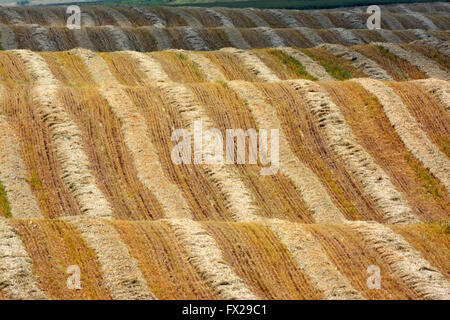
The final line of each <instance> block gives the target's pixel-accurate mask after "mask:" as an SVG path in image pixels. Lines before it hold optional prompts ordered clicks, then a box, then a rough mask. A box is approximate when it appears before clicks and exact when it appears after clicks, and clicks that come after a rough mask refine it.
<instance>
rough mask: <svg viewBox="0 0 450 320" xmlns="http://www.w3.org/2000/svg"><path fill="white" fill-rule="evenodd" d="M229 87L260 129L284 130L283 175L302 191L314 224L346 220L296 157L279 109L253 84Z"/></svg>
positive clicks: (235, 83) (281, 148)
mask: <svg viewBox="0 0 450 320" xmlns="http://www.w3.org/2000/svg"><path fill="white" fill-rule="evenodd" d="M228 84H229V85H230V86H231V88H232V89H233V90H234V91H235V92H237V93H238V94H239V95H240V96H241V98H242V99H244V101H245V102H246V103H247V106H248V108H249V109H250V111H251V113H252V114H253V116H254V117H255V120H256V122H257V125H258V127H259V128H264V129H266V130H268V129H279V130H280V132H279V153H280V155H279V157H280V165H279V167H280V171H281V173H282V174H284V175H286V176H287V177H288V178H289V179H290V180H291V181H292V182H293V183H294V185H295V186H296V188H298V190H299V191H300V193H301V194H302V196H303V199H304V201H305V202H306V205H307V206H308V208H309V209H310V210H311V213H312V215H313V218H314V220H315V221H316V222H317V223H332V222H341V221H343V220H345V218H344V217H343V215H342V214H341V212H340V211H339V210H338V209H337V208H336V207H335V205H334V204H333V202H332V201H331V199H330V197H329V195H328V193H327V191H326V190H325V188H324V187H323V185H322V183H321V182H320V180H319V179H318V178H317V176H316V175H315V174H314V173H313V172H312V171H311V169H310V168H308V167H307V166H306V165H305V164H304V163H302V162H301V161H299V160H298V158H296V157H295V155H294V154H293V152H292V150H291V149H290V147H289V142H288V141H287V139H286V136H285V134H284V132H283V129H282V125H281V122H280V121H279V120H278V116H277V113H276V110H275V108H274V107H273V106H271V105H270V104H269V103H267V102H266V101H265V99H264V97H263V95H262V94H261V92H260V91H259V90H258V89H256V88H255V87H254V86H253V85H252V84H251V83H249V82H243V81H230V82H228Z"/></svg>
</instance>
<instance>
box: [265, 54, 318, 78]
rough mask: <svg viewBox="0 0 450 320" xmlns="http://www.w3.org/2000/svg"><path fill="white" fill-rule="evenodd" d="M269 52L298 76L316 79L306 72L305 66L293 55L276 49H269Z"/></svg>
mask: <svg viewBox="0 0 450 320" xmlns="http://www.w3.org/2000/svg"><path fill="white" fill-rule="evenodd" d="M269 53H270V54H271V55H273V56H274V57H276V58H278V60H279V61H280V62H281V63H282V64H283V65H284V66H285V67H286V68H287V69H289V70H290V71H292V72H293V73H294V74H296V75H297V76H298V77H299V78H302V79H307V80H313V81H317V79H316V78H315V77H313V76H311V75H310V74H309V73H308V72H306V69H305V67H304V66H303V65H302V64H301V63H300V61H298V60H297V59H295V58H294V57H292V56H290V55H288V54H286V53H284V52H283V51H281V50H278V49H272V50H269Z"/></svg>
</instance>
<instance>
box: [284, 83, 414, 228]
mask: <svg viewBox="0 0 450 320" xmlns="http://www.w3.org/2000/svg"><path fill="white" fill-rule="evenodd" d="M288 83H290V84H291V85H292V86H293V87H294V88H295V89H296V90H298V91H299V92H300V93H301V94H302V96H303V97H304V98H305V99H306V101H307V103H308V106H309V107H310V111H311V114H312V115H313V116H314V117H315V119H316V121H317V122H318V125H319V127H321V128H322V129H323V131H324V133H325V135H326V136H327V138H328V144H329V147H330V149H331V150H333V151H334V153H335V154H336V155H337V156H339V157H341V158H342V159H343V160H344V162H345V164H346V165H347V166H348V168H349V170H350V171H351V172H353V173H354V174H355V176H356V177H357V178H358V180H359V181H360V183H361V184H362V185H363V188H364V189H365V191H366V192H367V194H368V195H369V196H370V197H372V199H373V200H374V201H375V202H376V203H377V205H378V206H379V207H380V208H381V209H382V211H383V212H384V215H385V220H386V222H388V223H414V222H418V220H417V218H416V217H415V216H414V214H413V212H412V211H411V209H410V208H409V206H408V204H407V202H406V200H405V199H404V197H403V195H402V194H401V193H400V192H399V191H398V190H397V189H396V188H395V187H394V186H393V185H392V183H391V181H390V179H389V176H388V175H387V174H386V173H385V172H384V170H383V169H382V168H380V167H379V166H378V164H376V163H375V161H374V160H373V158H372V157H371V155H370V154H368V153H367V152H366V151H365V150H364V149H363V148H362V147H361V146H360V145H359V144H358V142H357V141H356V138H355V137H354V135H353V133H352V131H351V129H350V127H349V126H348V125H347V123H346V122H345V118H344V116H343V115H342V113H341V111H340V110H339V108H338V107H337V106H336V105H335V104H334V103H333V102H332V100H331V98H330V97H329V96H328V95H327V94H325V93H324V92H322V90H321V88H320V87H319V86H318V85H317V84H315V83H313V82H311V81H306V80H294V81H289V82H288Z"/></svg>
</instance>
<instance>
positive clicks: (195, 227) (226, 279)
mask: <svg viewBox="0 0 450 320" xmlns="http://www.w3.org/2000/svg"><path fill="white" fill-rule="evenodd" d="M168 223H169V225H170V226H171V227H172V229H173V230H174V232H175V235H176V237H177V238H178V240H179V241H180V243H181V245H182V246H183V247H184V248H185V250H186V251H187V254H188V260H189V262H190V263H191V264H192V265H193V266H194V267H195V269H196V270H197V272H198V273H199V274H200V276H201V277H202V278H203V279H204V280H205V281H206V282H207V283H208V284H209V285H210V286H211V287H212V288H213V289H214V290H215V291H216V292H217V293H218V294H219V295H220V296H221V297H222V298H223V299H232V300H254V299H258V297H256V296H255V294H253V293H252V292H251V291H250V289H249V288H248V287H247V286H246V284H245V283H244V280H242V279H241V278H239V277H238V276H237V275H236V273H235V272H234V270H233V269H232V268H231V267H230V266H229V265H228V264H227V263H226V262H225V259H224V257H223V255H222V251H221V250H220V248H219V247H218V245H217V243H216V241H215V240H214V238H213V237H211V236H210V235H209V234H208V233H207V231H206V230H205V229H204V228H203V226H202V225H201V224H200V223H198V222H195V221H192V220H169V221H168Z"/></svg>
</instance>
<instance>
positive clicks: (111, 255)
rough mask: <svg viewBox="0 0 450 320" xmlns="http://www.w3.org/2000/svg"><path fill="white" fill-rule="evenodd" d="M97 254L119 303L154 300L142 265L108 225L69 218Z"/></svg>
mask: <svg viewBox="0 0 450 320" xmlns="http://www.w3.org/2000/svg"><path fill="white" fill-rule="evenodd" d="M65 220H66V221H67V222H69V223H70V224H71V225H73V226H74V227H75V228H76V229H77V230H78V231H79V232H80V233H81V236H82V237H83V239H84V240H85V241H86V244H87V245H88V246H89V247H90V248H91V249H92V250H94V252H95V253H96V254H97V259H98V262H99V263H100V265H101V271H102V275H103V278H104V280H105V283H106V287H107V288H108V290H109V292H110V293H111V296H112V297H113V298H114V299H117V300H153V299H155V297H154V295H153V293H151V292H150V290H149V288H148V287H147V284H146V282H145V280H144V279H143V276H142V273H141V270H139V267H138V263H137V261H136V259H134V258H133V257H132V256H131V255H130V252H129V249H128V247H127V246H126V245H125V244H124V243H123V242H122V240H121V238H120V235H119V233H118V232H117V231H116V230H115V229H114V227H112V226H111V225H110V224H109V223H108V222H106V221H104V220H101V219H91V218H87V217H66V218H65Z"/></svg>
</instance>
